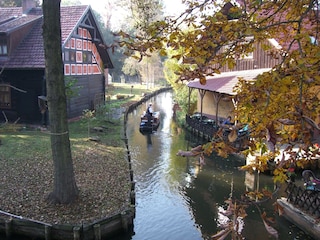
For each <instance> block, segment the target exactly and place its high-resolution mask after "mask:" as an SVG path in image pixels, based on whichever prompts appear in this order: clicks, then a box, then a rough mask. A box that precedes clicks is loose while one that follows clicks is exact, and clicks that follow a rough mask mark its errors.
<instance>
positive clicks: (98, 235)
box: [93, 224, 101, 240]
mask: <svg viewBox="0 0 320 240" xmlns="http://www.w3.org/2000/svg"><path fill="white" fill-rule="evenodd" d="M93 232H94V239H95V240H101V229H100V224H95V225H93Z"/></svg>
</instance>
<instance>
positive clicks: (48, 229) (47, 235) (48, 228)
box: [44, 225, 51, 240]
mask: <svg viewBox="0 0 320 240" xmlns="http://www.w3.org/2000/svg"><path fill="white" fill-rule="evenodd" d="M44 236H45V240H51V226H48V225H45V226H44Z"/></svg>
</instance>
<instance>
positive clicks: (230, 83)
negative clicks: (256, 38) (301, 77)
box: [187, 68, 271, 95]
mask: <svg viewBox="0 0 320 240" xmlns="http://www.w3.org/2000/svg"><path fill="white" fill-rule="evenodd" d="M270 70H271V69H270V68H260V69H254V70H245V71H233V72H223V73H221V74H217V75H215V76H212V77H208V78H207V79H206V80H207V82H206V84H205V85H202V84H201V83H200V82H199V80H194V81H191V82H189V83H188V84H187V85H188V87H190V88H197V89H203V90H207V91H211V92H219V93H225V94H228V95H235V94H236V93H235V92H234V91H233V88H234V87H235V86H236V84H237V83H238V79H239V77H241V78H244V79H246V80H253V79H255V78H256V77H257V76H258V75H259V74H262V73H264V72H267V71H270Z"/></svg>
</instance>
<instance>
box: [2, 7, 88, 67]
mask: <svg viewBox="0 0 320 240" xmlns="http://www.w3.org/2000/svg"><path fill="white" fill-rule="evenodd" d="M88 10H89V6H85V5H82V6H65V7H61V38H62V39H61V41H62V44H63V43H64V42H65V41H66V40H67V38H68V37H69V36H70V35H71V34H72V32H73V30H74V29H75V28H76V27H77V25H78V23H79V22H80V21H81V20H82V18H83V17H84V16H85V14H86V13H87V11H88ZM32 21H37V22H35V23H34V25H33V27H32V29H31V30H30V32H29V33H28V34H27V35H26V36H25V37H24V39H23V40H22V42H21V43H20V44H19V46H18V47H17V49H15V51H14V52H13V53H12V54H11V55H10V57H9V58H8V60H6V59H4V58H2V59H1V58H0V65H4V66H5V67H6V68H7V69H9V68H20V69H23V68H44V67H45V60H44V49H43V38H42V22H43V14H42V9H41V8H34V9H32V10H31V11H30V12H29V13H28V14H27V15H23V14H22V8H20V7H16V8H0V33H1V32H2V33H10V32H11V31H13V30H14V29H16V28H18V27H21V26H23V25H25V24H27V23H30V22H32Z"/></svg>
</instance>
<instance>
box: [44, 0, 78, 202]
mask: <svg viewBox="0 0 320 240" xmlns="http://www.w3.org/2000/svg"><path fill="white" fill-rule="evenodd" d="M42 8H43V40H44V51H45V62H46V69H45V73H46V84H47V100H48V109H49V121H50V130H51V149H52V157H53V163H54V186H53V191H52V192H51V193H50V194H49V196H48V200H49V201H50V202H52V203H62V204H68V203H71V202H73V201H74V200H75V199H76V198H77V197H78V188H77V185H76V182H75V177H74V170H73V162H72V156H71V149H70V140H69V131H68V121H67V99H66V93H65V83H64V73H63V62H62V51H61V24H60V0H43V5H42Z"/></svg>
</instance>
